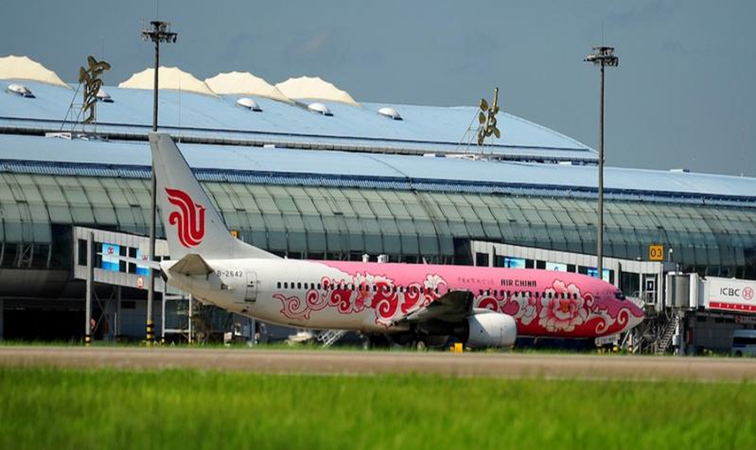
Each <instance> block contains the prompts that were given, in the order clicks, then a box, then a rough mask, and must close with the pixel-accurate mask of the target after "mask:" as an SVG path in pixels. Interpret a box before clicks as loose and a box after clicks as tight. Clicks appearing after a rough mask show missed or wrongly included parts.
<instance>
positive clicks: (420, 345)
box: [412, 339, 428, 352]
mask: <svg viewBox="0 0 756 450" xmlns="http://www.w3.org/2000/svg"><path fill="white" fill-rule="evenodd" d="M412 346H413V347H415V350H417V351H418V352H424V351H426V350H428V344H427V343H426V342H425V340H424V339H418V340H416V341H415V342H413V343H412Z"/></svg>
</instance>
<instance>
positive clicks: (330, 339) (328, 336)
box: [317, 330, 346, 348]
mask: <svg viewBox="0 0 756 450" xmlns="http://www.w3.org/2000/svg"><path fill="white" fill-rule="evenodd" d="M345 334H346V330H327V331H324V332H322V333H320V334H318V337H317V340H318V342H320V343H322V344H323V348H328V347H330V346H332V345H333V344H335V343H336V341H338V340H339V339H341V337H342V336H344V335H345Z"/></svg>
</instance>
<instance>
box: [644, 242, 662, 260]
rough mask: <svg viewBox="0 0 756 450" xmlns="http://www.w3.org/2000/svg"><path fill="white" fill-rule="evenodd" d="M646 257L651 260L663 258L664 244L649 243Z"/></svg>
mask: <svg viewBox="0 0 756 450" xmlns="http://www.w3.org/2000/svg"><path fill="white" fill-rule="evenodd" d="M648 259H650V260H651V261H662V260H663V259H664V246H663V245H649V246H648Z"/></svg>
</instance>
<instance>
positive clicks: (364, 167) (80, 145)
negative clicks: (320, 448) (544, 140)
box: [0, 135, 756, 206]
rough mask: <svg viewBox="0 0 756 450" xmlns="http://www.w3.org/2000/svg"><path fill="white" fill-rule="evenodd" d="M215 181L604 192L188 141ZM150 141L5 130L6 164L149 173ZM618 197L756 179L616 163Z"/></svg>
mask: <svg viewBox="0 0 756 450" xmlns="http://www.w3.org/2000/svg"><path fill="white" fill-rule="evenodd" d="M179 146H180V148H181V149H182V152H183V153H184V155H185V157H186V159H187V161H188V162H189V164H190V165H191V166H192V167H193V168H194V169H195V171H197V173H198V175H199V177H200V178H201V179H205V180H228V181H243V182H273V183H280V184H304V185H333V186H358V187H383V188H396V189H418V190H446V191H482V192H509V193H521V194H533V195H547V196H564V195H568V196H573V197H591V196H594V197H595V192H596V168H595V167H589V166H576V165H564V164H536V163H517V162H506V161H485V160H479V161H470V160H459V159H452V158H433V157H423V156H411V155H384V154H373V153H349V152H335V151H311V150H295V149H281V148H260V147H244V146H222V145H201V144H180V145H179ZM149 166H150V151H149V145H148V144H147V143H145V142H117V141H111V142H105V141H83V140H73V141H72V140H65V139H59V138H44V137H37V136H18V135H0V171H6V172H7V171H10V172H28V173H57V174H70V175H74V174H80V175H94V176H120V177H147V176H149ZM605 178H606V190H607V193H608V194H609V195H611V196H614V197H616V198H625V199H641V200H642V199H648V200H654V201H672V202H685V203H701V202H710V201H711V200H714V201H716V202H717V203H724V204H738V205H751V206H756V178H746V177H733V176H724V175H710V174H698V173H681V172H668V171H655V170H640V169H622V168H614V167H609V168H607V169H606V177H605Z"/></svg>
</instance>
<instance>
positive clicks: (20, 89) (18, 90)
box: [5, 83, 34, 98]
mask: <svg viewBox="0 0 756 450" xmlns="http://www.w3.org/2000/svg"><path fill="white" fill-rule="evenodd" d="M5 90H6V92H8V93H10V94H15V95H18V96H21V97H26V98H34V94H32V91H31V90H29V88H28V87H26V86H24V85H23V84H18V83H12V84H9V85H8V87H7V88H6V89H5Z"/></svg>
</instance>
